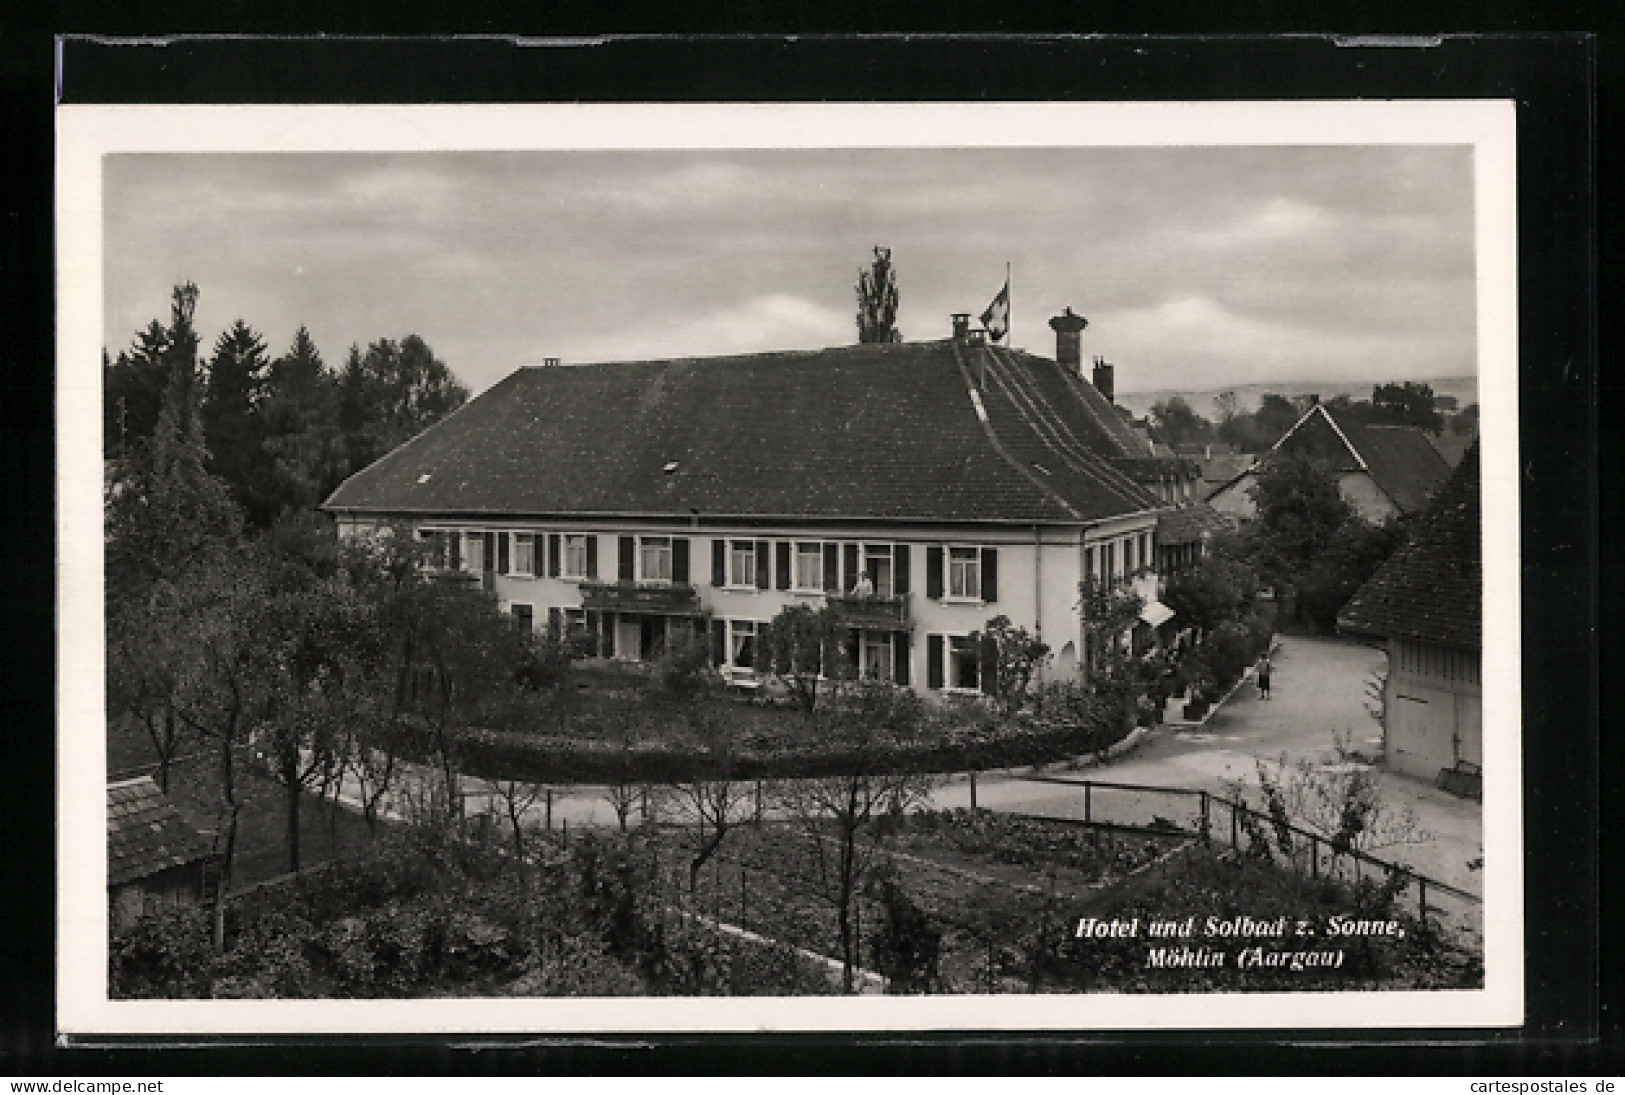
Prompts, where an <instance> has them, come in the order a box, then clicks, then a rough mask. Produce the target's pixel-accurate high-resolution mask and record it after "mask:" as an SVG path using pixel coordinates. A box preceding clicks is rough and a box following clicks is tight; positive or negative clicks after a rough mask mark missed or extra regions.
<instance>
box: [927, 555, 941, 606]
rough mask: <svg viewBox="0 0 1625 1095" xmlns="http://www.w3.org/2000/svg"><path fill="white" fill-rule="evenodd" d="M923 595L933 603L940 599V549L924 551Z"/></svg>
mask: <svg viewBox="0 0 1625 1095" xmlns="http://www.w3.org/2000/svg"><path fill="white" fill-rule="evenodd" d="M925 595H926V596H927V597H929V598H931V599H932V600H933V601H936V600H941V599H942V549H941V548H939V547H928V548H926V549H925Z"/></svg>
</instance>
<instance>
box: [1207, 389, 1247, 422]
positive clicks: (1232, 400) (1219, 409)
mask: <svg viewBox="0 0 1625 1095" xmlns="http://www.w3.org/2000/svg"><path fill="white" fill-rule="evenodd" d="M1213 408H1214V412H1215V413H1216V414H1217V415H1218V416H1219V427H1220V429H1221V430H1222V429H1223V427H1224V426H1225V425H1226V424H1227V423H1229V422H1230V420H1231V419H1233V418H1235V417H1236V416H1237V415H1239V414H1240V413H1241V400H1240V399H1238V398H1237V397H1236V393H1235V392H1231V391H1226V392H1220V393H1219V394H1218V395H1216V396H1214V397H1213Z"/></svg>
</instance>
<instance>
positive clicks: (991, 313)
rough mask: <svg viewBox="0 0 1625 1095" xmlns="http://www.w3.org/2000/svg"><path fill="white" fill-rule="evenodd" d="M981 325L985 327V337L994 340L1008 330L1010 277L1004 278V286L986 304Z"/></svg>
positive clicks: (1001, 336)
mask: <svg viewBox="0 0 1625 1095" xmlns="http://www.w3.org/2000/svg"><path fill="white" fill-rule="evenodd" d="M982 326H983V327H985V328H987V337H989V338H991V339H992V340H993V341H994V342H997V341H999V339H1001V338H1003V337H1004V336H1005V335H1006V334H1007V333H1008V332H1009V330H1010V279H1009V278H1008V277H1007V278H1005V279H1004V288H1003V289H1000V290H999V295H998V296H996V297H994V298H993V303H992V304H989V305H988V306H987V311H985V312H983V313H982Z"/></svg>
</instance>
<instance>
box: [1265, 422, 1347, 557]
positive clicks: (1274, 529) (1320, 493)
mask: <svg viewBox="0 0 1625 1095" xmlns="http://www.w3.org/2000/svg"><path fill="white" fill-rule="evenodd" d="M1250 493H1251V495H1252V498H1253V502H1254V504H1255V506H1256V508H1257V517H1256V518H1255V519H1254V521H1253V523H1252V525H1251V526H1250V528H1249V536H1250V538H1251V540H1252V543H1253V545H1254V550H1255V552H1256V558H1257V561H1258V571H1259V576H1260V577H1261V578H1263V579H1264V580H1265V581H1266V582H1269V583H1270V584H1271V585H1277V586H1281V585H1284V586H1295V585H1297V584H1299V583H1300V582H1301V581H1302V580H1303V578H1304V577H1305V575H1306V574H1307V573H1308V570H1309V567H1310V566H1311V564H1313V562H1314V560H1315V558H1316V557H1317V556H1318V555H1319V554H1320V552H1321V551H1322V549H1324V548H1325V547H1326V545H1327V544H1328V543H1329V542H1330V540H1331V538H1332V535H1333V534H1334V533H1335V532H1336V531H1337V530H1338V529H1339V528H1341V527H1342V526H1343V525H1345V524H1347V523H1348V522H1349V521H1350V520H1352V519H1353V517H1354V511H1353V509H1352V507H1350V505H1349V503H1348V502H1347V500H1345V499H1344V498H1343V495H1342V492H1341V491H1340V490H1339V488H1338V484H1337V479H1336V478H1335V477H1334V476H1333V475H1332V473H1331V472H1329V471H1326V470H1325V469H1324V468H1323V467H1322V466H1321V465H1319V464H1317V463H1316V462H1314V461H1313V460H1310V459H1308V458H1306V457H1302V456H1295V455H1290V454H1285V453H1282V454H1279V455H1277V456H1276V457H1275V458H1274V459H1271V460H1267V461H1265V462H1264V464H1263V466H1262V467H1261V468H1260V469H1259V472H1258V484H1257V485H1256V486H1255V487H1253V488H1251V492H1250Z"/></svg>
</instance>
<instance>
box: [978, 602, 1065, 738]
mask: <svg viewBox="0 0 1625 1095" xmlns="http://www.w3.org/2000/svg"><path fill="white" fill-rule="evenodd" d="M971 644H972V646H974V647H975V648H976V649H978V650H980V651H982V652H983V656H982V664H983V665H985V666H990V667H991V668H992V671H993V698H994V699H995V700H996V701H997V702H998V704H999V707H1000V708H1001V709H1002V710H1003V712H1004V713H1005V714H1006V715H1011V714H1014V713H1015V712H1016V711H1017V710H1019V709H1020V707H1021V705H1022V703H1023V702H1024V701H1025V700H1026V697H1027V688H1028V686H1029V685H1031V684H1032V680H1033V677H1034V676H1035V675H1036V674H1037V673H1038V671H1039V670H1040V669H1042V668H1043V667H1044V665H1045V663H1047V662H1048V661H1049V654H1050V651H1049V644H1048V643H1046V642H1044V641H1043V640H1042V639H1039V638H1038V637H1037V636H1035V635H1033V634H1032V633H1031V632H1029V631H1028V630H1027V629H1026V628H1024V627H1017V626H1016V625H1015V624H1013V623H1011V622H1010V617H1008V616H1003V615H1000V616H994V617H993V618H992V619H990V620H988V622H987V623H986V624H985V625H984V626H983V628H982V630H981V631H978V632H976V633H975V634H973V635H972V636H971Z"/></svg>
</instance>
